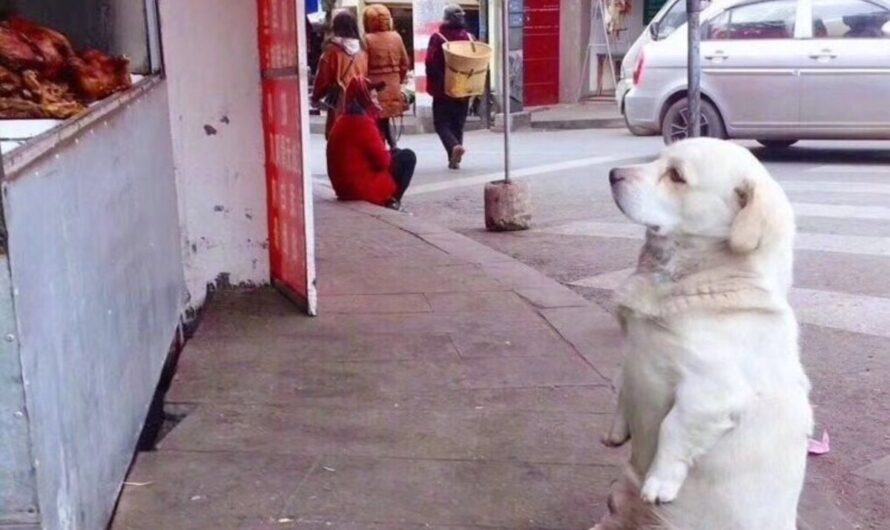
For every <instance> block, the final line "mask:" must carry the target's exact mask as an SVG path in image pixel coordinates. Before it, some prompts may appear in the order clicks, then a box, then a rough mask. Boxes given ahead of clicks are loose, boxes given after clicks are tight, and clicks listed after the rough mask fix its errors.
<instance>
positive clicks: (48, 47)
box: [0, 0, 161, 153]
mask: <svg viewBox="0 0 890 530" xmlns="http://www.w3.org/2000/svg"><path fill="white" fill-rule="evenodd" d="M156 7H157V6H156V0H0V128H2V131H0V136H2V138H3V143H2V145H0V148H2V151H3V153H8V152H9V151H11V150H13V149H15V148H17V147H19V146H21V145H23V144H25V143H27V141H28V140H29V139H30V138H31V137H33V136H36V135H39V134H41V133H43V132H46V131H47V130H49V129H52V128H54V127H57V126H59V125H61V124H64V123H65V122H66V120H76V119H79V118H80V117H82V116H85V115H87V114H88V113H89V112H90V110H91V109H92V108H94V107H95V106H97V104H98V103H100V102H104V101H107V100H109V99H113V98H114V97H115V96H116V95H117V94H119V93H121V92H126V91H127V90H128V89H129V88H130V87H132V86H133V85H134V84H135V83H138V82H139V81H140V80H142V79H143V78H144V77H146V76H150V75H152V74H156V73H159V72H160V71H161V52H160V35H159V33H158V21H157V20H158V19H157V9H156ZM106 107H107V105H106Z"/></svg>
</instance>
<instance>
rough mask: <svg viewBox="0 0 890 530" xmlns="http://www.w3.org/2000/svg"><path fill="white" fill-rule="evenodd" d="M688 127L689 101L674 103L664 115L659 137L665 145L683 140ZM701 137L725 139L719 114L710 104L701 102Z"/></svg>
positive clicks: (724, 130)
mask: <svg viewBox="0 0 890 530" xmlns="http://www.w3.org/2000/svg"><path fill="white" fill-rule="evenodd" d="M688 125H689V100H687V99H686V98H683V99H680V100H678V101H676V102H675V103H674V104H673V105H671V106H670V107H669V108H668V110H667V112H665V113H664V119H663V120H662V121H661V135H662V137H663V138H664V143H665V144H668V145H670V144H672V143H674V142H677V141H680V140H683V139H684V138H686V136H687V135H688V133H687V127H688ZM701 135H702V136H706V137H708V138H726V129H724V127H723V119H722V118H721V117H720V113H719V112H718V111H717V109H716V108H715V107H714V105H712V104H711V103H710V102H708V101H706V100H704V99H703V100H702V102H701Z"/></svg>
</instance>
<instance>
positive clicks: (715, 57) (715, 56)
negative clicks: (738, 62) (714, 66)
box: [705, 51, 729, 62]
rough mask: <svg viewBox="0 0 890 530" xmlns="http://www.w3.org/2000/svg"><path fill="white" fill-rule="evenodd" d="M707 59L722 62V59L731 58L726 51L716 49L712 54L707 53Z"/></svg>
mask: <svg viewBox="0 0 890 530" xmlns="http://www.w3.org/2000/svg"><path fill="white" fill-rule="evenodd" d="M705 59H707V60H709V61H717V62H720V61H725V60H727V59H729V56H728V55H726V54H725V53H723V52H722V51H716V52H714V53H712V54H710V55H705Z"/></svg>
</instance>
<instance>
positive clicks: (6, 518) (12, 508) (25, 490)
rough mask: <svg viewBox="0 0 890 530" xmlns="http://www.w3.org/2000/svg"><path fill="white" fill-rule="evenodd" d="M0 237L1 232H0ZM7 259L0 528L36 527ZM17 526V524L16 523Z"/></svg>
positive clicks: (1, 270) (1, 268)
mask: <svg viewBox="0 0 890 530" xmlns="http://www.w3.org/2000/svg"><path fill="white" fill-rule="evenodd" d="M0 237H2V234H0ZM9 274H10V272H9V260H8V258H7V256H6V255H5V252H2V255H0V530H2V529H3V528H5V527H6V526H5V525H16V524H18V525H23V526H24V525H25V524H32V525H35V526H34V528H37V526H36V525H37V524H38V523H39V522H40V515H39V513H38V509H37V482H36V479H35V475H34V459H33V458H32V457H31V448H30V436H29V434H28V432H29V431H28V410H27V407H25V388H24V385H23V382H22V369H21V362H20V358H19V347H18V331H17V330H16V322H15V313H14V307H13V303H12V281H11V279H10V276H9ZM16 528H19V527H18V526H17V527H16Z"/></svg>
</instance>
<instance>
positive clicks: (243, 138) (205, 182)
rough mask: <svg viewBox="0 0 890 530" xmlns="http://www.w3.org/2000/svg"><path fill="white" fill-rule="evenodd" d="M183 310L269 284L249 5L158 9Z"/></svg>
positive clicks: (217, 1)
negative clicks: (225, 284) (214, 295)
mask: <svg viewBox="0 0 890 530" xmlns="http://www.w3.org/2000/svg"><path fill="white" fill-rule="evenodd" d="M160 15H161V31H162V42H163V48H164V63H165V69H166V75H167V78H168V86H169V99H170V122H171V127H172V137H173V157H174V162H175V165H176V185H177V191H178V193H179V216H180V224H181V227H182V232H183V256H184V262H185V277H186V284H187V286H188V290H189V294H190V295H191V299H190V306H191V307H196V306H198V305H200V304H201V303H202V302H203V300H204V296H205V292H206V286H207V284H208V283H213V282H215V281H217V279H227V281H229V282H231V283H232V284H234V285H238V284H261V283H266V282H268V280H269V252H268V249H267V239H268V228H267V226H268V225H267V218H266V180H265V169H264V163H265V158H264V146H263V131H262V122H261V119H262V116H261V91H260V70H259V52H258V44H257V3H256V0H188V1H182V0H161V1H160Z"/></svg>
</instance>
